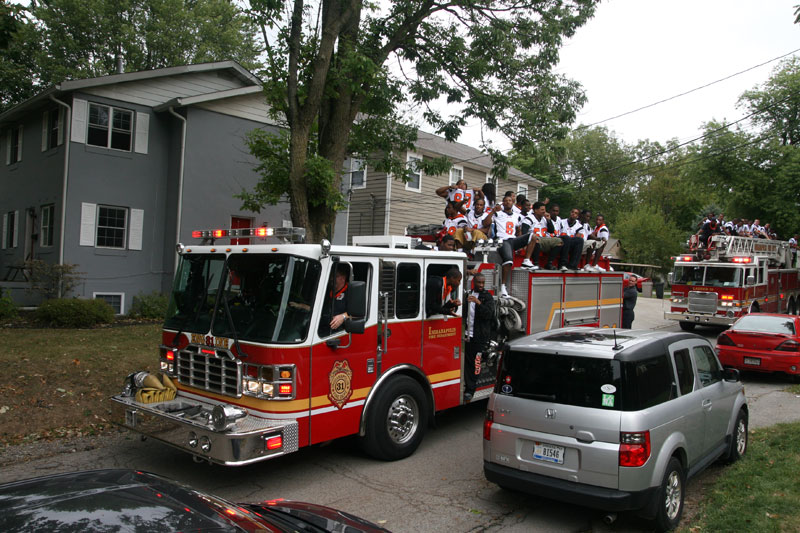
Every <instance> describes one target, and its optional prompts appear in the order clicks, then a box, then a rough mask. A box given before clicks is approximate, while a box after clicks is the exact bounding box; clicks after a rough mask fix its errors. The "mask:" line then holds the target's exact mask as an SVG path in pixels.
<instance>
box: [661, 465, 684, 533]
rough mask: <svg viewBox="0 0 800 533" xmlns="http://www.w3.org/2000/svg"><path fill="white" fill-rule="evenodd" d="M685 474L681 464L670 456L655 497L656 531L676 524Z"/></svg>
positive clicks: (664, 529) (681, 502) (668, 528)
mask: <svg viewBox="0 0 800 533" xmlns="http://www.w3.org/2000/svg"><path fill="white" fill-rule="evenodd" d="M685 484H686V474H685V473H684V471H683V465H681V462H680V461H679V460H678V459H677V458H676V457H672V458H671V459H670V460H669V463H667V470H666V472H664V480H663V481H662V482H661V488H660V489H659V491H658V493H657V496H656V498H658V511H657V514H656V518H655V524H656V528H657V529H658V531H670V530H673V529H675V528H676V527H677V526H678V523H679V522H680V521H681V514H683V497H684V494H685V492H686V491H685Z"/></svg>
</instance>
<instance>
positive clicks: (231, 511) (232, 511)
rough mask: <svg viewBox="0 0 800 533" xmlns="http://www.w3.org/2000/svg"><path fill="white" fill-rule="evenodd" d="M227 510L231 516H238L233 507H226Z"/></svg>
mask: <svg viewBox="0 0 800 533" xmlns="http://www.w3.org/2000/svg"><path fill="white" fill-rule="evenodd" d="M225 512H226V513H228V514H229V515H231V516H236V511H234V510H233V509H225Z"/></svg>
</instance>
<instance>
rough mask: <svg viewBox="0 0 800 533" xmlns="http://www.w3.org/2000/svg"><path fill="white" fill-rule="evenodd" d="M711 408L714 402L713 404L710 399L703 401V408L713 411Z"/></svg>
mask: <svg viewBox="0 0 800 533" xmlns="http://www.w3.org/2000/svg"><path fill="white" fill-rule="evenodd" d="M711 406H712V402H711V400H709V399H708V398H706V399H705V400H703V407H705V408H707V409H711Z"/></svg>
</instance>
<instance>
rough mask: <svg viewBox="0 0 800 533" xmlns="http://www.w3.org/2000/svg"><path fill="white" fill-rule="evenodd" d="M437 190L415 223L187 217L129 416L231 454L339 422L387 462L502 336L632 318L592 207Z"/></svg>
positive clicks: (309, 436)
mask: <svg viewBox="0 0 800 533" xmlns="http://www.w3.org/2000/svg"><path fill="white" fill-rule="evenodd" d="M438 192H439V194H440V195H442V196H443V197H444V198H446V200H447V202H446V208H445V217H446V219H445V221H444V224H442V225H438V224H436V225H433V226H434V227H435V230H434V229H433V228H429V232H428V233H426V234H422V236H421V237H418V236H417V235H415V233H414V232H413V231H412V230H411V229H410V227H409V230H407V235H376V236H369V235H367V236H354V237H353V238H352V245H333V244H331V243H330V242H328V241H327V240H323V241H322V242H320V243H305V242H304V239H303V237H304V231H303V229H302V228H270V227H266V226H262V227H255V228H229V229H212V230H196V231H193V232H192V238H193V239H198V240H199V243H198V244H196V245H195V244H189V245H184V244H183V243H179V244H178V245H177V253H178V257H179V262H178V266H177V272H176V276H175V279H174V282H173V286H172V288H171V290H170V303H169V306H168V310H167V313H166V318H165V322H164V326H163V331H162V337H161V346H160V349H159V361H158V369H159V372H158V373H152V372H147V371H142V372H135V373H132V374H130V375H129V376H128V377H127V378H126V380H125V385H124V387H123V390H122V392H121V393H120V394H118V395H116V396H114V397H113V398H112V399H113V400H114V401H115V402H117V403H119V404H121V405H122V407H123V409H124V412H125V416H124V421H123V424H124V426H125V427H128V428H130V429H132V430H134V431H138V432H140V433H142V434H143V435H145V436H148V437H151V438H154V439H156V440H159V441H161V442H163V443H166V444H168V445H171V446H173V447H176V448H179V449H181V450H183V451H186V452H188V453H190V454H192V455H193V456H194V457H195V459H196V460H199V461H208V462H211V463H217V464H224V465H229V466H241V465H246V464H250V463H253V462H255V461H262V460H267V459H271V458H274V457H279V456H281V455H284V454H287V453H291V452H294V451H297V450H298V449H299V448H301V447H304V446H310V445H315V444H321V443H325V442H328V441H330V440H333V439H337V438H341V437H346V436H357V437H358V438H359V442H360V443H361V444H362V446H363V448H364V449H365V451H366V452H367V453H368V454H370V455H372V456H374V457H377V458H380V459H384V460H396V459H400V458H403V457H406V456H408V455H410V454H411V453H413V452H414V450H415V449H416V447H417V446H418V445H419V443H420V442H421V440H422V438H423V435H424V433H425V430H426V427H427V426H428V425H429V423H430V421H431V420H432V418H433V415H434V414H435V413H437V412H439V411H442V410H445V409H449V408H452V407H457V406H459V405H463V404H465V403H468V402H472V401H478V400H480V399H482V398H486V397H488V396H489V394H490V393H491V391H492V390H493V388H494V385H495V377H496V372H495V370H496V366H497V361H498V360H499V357H498V356H499V354H500V353H501V352H502V350H501V347H502V346H504V345H505V343H506V341H509V340H512V339H514V338H517V337H520V336H523V335H527V334H531V333H535V332H539V331H545V330H551V329H558V328H562V327H567V326H589V327H595V328H604V327H607V328H615V327H619V326H620V325H621V324H623V323H624V322H623V320H624V319H625V318H626V317H627V318H628V319H629V318H630V316H631V315H630V314H628V313H623V311H622V308H623V306H622V303H623V276H622V274H621V273H619V272H610V271H609V270H611V269H610V266H609V261H608V258H607V257H605V256H604V255H603V249H604V246H605V244H606V242H607V241H608V236H609V231H608V227H607V226H606V225H605V223H604V221H603V218H602V216H598V217H596V218H595V219H594V220H595V225H594V226H590V224H589V221H590V220H591V213H589V212H588V211H587V210H584V211H580V210H578V209H573V210H572V211H571V212H570V213H569V216H568V217H566V218H563V219H562V218H560V215H559V211H558V206H555V205H550V210H549V213H548V211H547V209H546V205H545V203H542V202H534V203H533V204H531V203H530V202H528V201H527V200H526V199H525V198H524V197H523V196H522V195H517V196H516V197H515V195H514V194H513V193H509V194H507V195H505V196H504V197H503V199H502V200H501V201H499V202H497V203H496V202H495V195H494V191H493V189H492V188H491V187H490V186H485V187H483V188H482V189H481V190H480V191H477V190H474V189H469V188H467V186H466V184H464V183H463V182H459V183H458V184H457V186H456V187H453V188H450V187H445V188H443V189H441V190H439V191H438ZM439 233H441V235H439ZM437 236H438V239H437ZM226 239H230V242H229V243H228V242H226V241H225V240H226ZM268 239H273V240H275V239H277V240H278V241H279V242H277V243H274V242H269V243H268V242H266V241H267V240H268ZM422 242H429V243H431V244H433V245H435V246H436V248H437V249H438V250H439V251H433V250H432V249H430V248H428V247H427V246H426V245H424V244H421V243H422ZM422 248H424V250H423V249H422ZM459 250H461V251H459ZM604 334H605V333H598V335H604ZM609 334H611V333H609Z"/></svg>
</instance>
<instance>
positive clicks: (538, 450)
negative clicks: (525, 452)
mask: <svg viewBox="0 0 800 533" xmlns="http://www.w3.org/2000/svg"><path fill="white" fill-rule="evenodd" d="M533 458H534V459H539V460H540V461H547V462H549V463H556V464H559V465H561V464H564V447H563V446H556V445H555V444H547V443H546V442H534V443H533Z"/></svg>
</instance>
